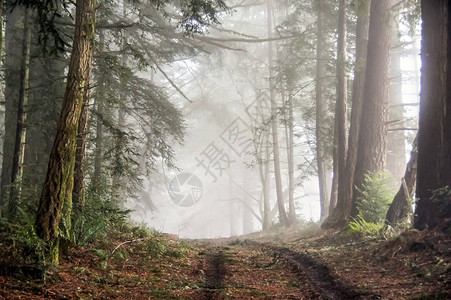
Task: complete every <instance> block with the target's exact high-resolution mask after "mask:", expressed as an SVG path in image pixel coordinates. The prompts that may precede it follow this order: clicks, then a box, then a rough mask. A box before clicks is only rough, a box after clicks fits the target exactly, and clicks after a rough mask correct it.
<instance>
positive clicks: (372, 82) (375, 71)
mask: <svg viewBox="0 0 451 300" xmlns="http://www.w3.org/2000/svg"><path fill="white" fill-rule="evenodd" d="M390 2H391V0H379V1H372V2H371V11H370V26H369V36H368V57H367V66H366V74H365V87H364V98H363V104H362V116H361V121H360V132H359V141H358V143H359V146H358V153H357V164H356V169H355V174H354V192H353V203H352V211H351V216H352V217H356V216H357V214H358V211H357V207H356V201H357V199H358V198H359V197H360V196H361V193H360V191H359V189H360V190H361V189H363V183H364V180H365V175H367V174H370V173H373V172H378V171H382V170H384V168H385V157H386V147H387V119H388V113H387V109H388V88H389V82H388V71H389V65H390V37H391V35H390V24H389V20H390V19H391V18H390V16H389V10H390Z"/></svg>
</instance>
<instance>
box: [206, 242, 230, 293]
mask: <svg viewBox="0 0 451 300" xmlns="http://www.w3.org/2000/svg"><path fill="white" fill-rule="evenodd" d="M212 250H213V251H212V253H211V254H209V255H208V256H207V257H206V258H205V260H206V264H205V265H206V270H205V289H204V293H205V297H206V299H221V297H220V293H221V291H222V290H223V289H224V288H225V287H224V282H223V281H224V276H225V274H226V267H225V260H226V257H225V254H224V252H223V250H222V249H220V248H216V249H212Z"/></svg>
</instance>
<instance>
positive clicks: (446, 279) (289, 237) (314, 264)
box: [0, 224, 451, 299]
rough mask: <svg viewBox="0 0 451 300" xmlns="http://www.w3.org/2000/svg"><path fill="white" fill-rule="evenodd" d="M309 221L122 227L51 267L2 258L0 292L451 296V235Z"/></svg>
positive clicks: (30, 295)
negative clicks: (374, 232) (358, 233)
mask: <svg viewBox="0 0 451 300" xmlns="http://www.w3.org/2000/svg"><path fill="white" fill-rule="evenodd" d="M302 228H303V229H302V230H301V229H300V226H296V227H292V228H290V229H284V230H282V229H275V230H274V231H272V232H271V233H269V234H261V233H257V234H252V235H249V236H245V237H237V238H230V239H216V240H179V239H177V238H176V237H174V236H172V235H164V234H158V233H153V234H151V236H145V237H144V238H143V237H142V235H140V234H134V235H130V234H128V235H124V234H120V233H117V234H113V235H110V236H109V238H108V239H104V240H102V241H100V242H97V243H95V244H89V245H86V246H83V247H74V248H72V249H71V250H70V251H68V253H66V254H64V255H62V257H61V259H60V265H59V266H58V268H57V269H55V270H50V271H49V272H47V274H46V275H45V276H44V274H43V273H41V272H37V271H36V270H34V269H33V268H32V267H26V266H7V265H1V264H0V298H2V299H43V298H46V299H451V276H450V275H451V237H450V235H446V234H444V233H441V232H416V231H407V232H405V233H403V234H401V235H398V236H396V237H391V238H388V239H387V238H386V239H382V238H377V239H376V238H373V239H368V238H367V239H363V238H357V237H355V236H353V235H350V234H349V233H348V232H346V231H324V230H319V229H318V228H317V226H316V225H313V224H312V225H308V226H302ZM0 261H1V258H0Z"/></svg>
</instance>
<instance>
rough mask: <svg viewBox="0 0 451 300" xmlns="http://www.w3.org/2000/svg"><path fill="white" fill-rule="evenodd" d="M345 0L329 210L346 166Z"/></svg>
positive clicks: (342, 1) (341, 10)
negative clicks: (333, 182) (332, 181)
mask: <svg viewBox="0 0 451 300" xmlns="http://www.w3.org/2000/svg"><path fill="white" fill-rule="evenodd" d="M346 103H347V78H346V1H345V0H340V3H339V17H338V42H337V102H336V104H335V132H334V133H335V136H334V179H333V180H334V181H335V182H336V183H335V192H332V193H331V198H330V206H329V211H330V212H332V210H333V209H334V208H335V206H336V203H337V200H338V189H339V186H342V185H343V184H344V173H345V167H346V150H347V149H346V148H347V140H346V122H347V121H346ZM332 186H333V185H332Z"/></svg>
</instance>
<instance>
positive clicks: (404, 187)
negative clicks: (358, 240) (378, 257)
mask: <svg viewBox="0 0 451 300" xmlns="http://www.w3.org/2000/svg"><path fill="white" fill-rule="evenodd" d="M417 140H418V137H415V140H414V141H413V144H412V151H411V152H410V160H409V162H408V164H407V166H406V171H405V173H404V176H403V177H402V179H401V186H400V187H399V190H398V192H397V193H396V195H395V197H394V198H393V202H392V203H391V204H390V207H389V208H388V211H387V215H386V217H385V223H386V224H388V225H390V226H392V227H395V226H396V225H397V224H399V223H401V222H404V221H408V217H409V214H410V213H411V212H412V205H411V203H410V197H411V196H412V193H413V189H414V187H415V183H416V179H417V158H418V149H417Z"/></svg>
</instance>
